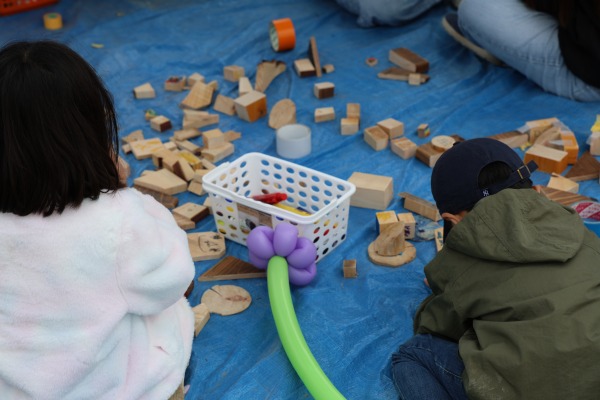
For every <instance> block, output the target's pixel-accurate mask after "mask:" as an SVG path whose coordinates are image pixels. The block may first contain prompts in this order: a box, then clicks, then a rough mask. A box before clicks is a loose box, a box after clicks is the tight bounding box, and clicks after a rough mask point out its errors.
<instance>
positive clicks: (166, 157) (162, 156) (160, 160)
mask: <svg viewBox="0 0 600 400" xmlns="http://www.w3.org/2000/svg"><path fill="white" fill-rule="evenodd" d="M177 161H178V157H177V156H176V155H175V153H173V152H172V151H169V150H167V149H166V148H162V149H160V150H158V151H155V152H154V153H152V164H154V166H155V167H156V169H161V168H167V167H169V166H172V165H173V164H175V163H176V162H177ZM171 172H173V171H172V170H171Z"/></svg>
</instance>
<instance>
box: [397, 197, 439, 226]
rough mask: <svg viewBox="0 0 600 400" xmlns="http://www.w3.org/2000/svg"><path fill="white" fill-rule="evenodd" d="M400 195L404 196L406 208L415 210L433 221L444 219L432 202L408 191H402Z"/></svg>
mask: <svg viewBox="0 0 600 400" xmlns="http://www.w3.org/2000/svg"><path fill="white" fill-rule="evenodd" d="M399 196H400V197H402V198H404V208H406V209H407V210H409V211H412V212H415V213H417V214H419V215H422V216H424V217H425V218H429V219H431V220H433V221H439V220H440V219H442V217H441V216H440V212H439V211H438V209H437V207H436V206H435V204H433V203H432V202H429V201H427V200H425V199H422V198H420V197H418V196H415V195H412V194H410V193H408V192H402V193H400V194H399Z"/></svg>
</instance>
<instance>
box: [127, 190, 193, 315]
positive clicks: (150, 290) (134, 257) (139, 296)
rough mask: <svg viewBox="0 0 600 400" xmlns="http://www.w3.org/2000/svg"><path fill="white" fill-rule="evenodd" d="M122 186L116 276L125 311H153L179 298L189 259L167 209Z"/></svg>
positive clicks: (186, 283)
mask: <svg viewBox="0 0 600 400" xmlns="http://www.w3.org/2000/svg"><path fill="white" fill-rule="evenodd" d="M128 191H129V192H131V193H127V194H130V195H131V196H127V197H128V198H127V199H126V201H124V203H125V204H124V207H125V208H126V209H125V210H124V214H125V216H124V224H123V227H122V232H121V238H120V246H119V252H118V255H117V263H118V266H117V280H118V283H119V287H120V289H121V293H122V295H123V297H124V299H125V301H126V302H127V305H128V308H129V312H131V313H134V314H140V315H149V314H155V313H157V312H160V311H162V310H164V309H166V308H167V307H169V306H171V305H172V304H174V303H175V302H177V301H178V300H179V299H181V297H182V296H183V294H184V293H185V291H186V289H187V288H188V286H189V285H190V282H191V281H192V280H193V279H194V275H195V270H194V262H193V261H192V257H191V255H190V250H189V246H188V242H187V235H186V234H185V232H184V231H183V230H181V228H179V226H177V224H176V223H175V220H174V218H173V216H172V215H171V213H170V212H169V211H168V210H167V209H166V208H165V207H163V206H162V205H161V204H160V203H158V202H157V201H156V200H154V199H153V198H152V197H150V196H147V195H143V194H141V193H139V192H137V191H135V190H133V189H129V190H128Z"/></svg>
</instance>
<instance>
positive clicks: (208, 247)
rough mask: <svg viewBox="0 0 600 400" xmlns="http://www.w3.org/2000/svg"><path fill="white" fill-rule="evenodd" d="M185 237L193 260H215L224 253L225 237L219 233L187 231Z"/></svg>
mask: <svg viewBox="0 0 600 400" xmlns="http://www.w3.org/2000/svg"><path fill="white" fill-rule="evenodd" d="M187 237H188V245H189V247H190V254H191V255H192V259H193V260H194V261H206V260H215V259H217V258H221V257H223V256H224V255H225V251H226V248H225V237H224V236H223V235H222V234H220V233H217V232H200V233H188V235H187Z"/></svg>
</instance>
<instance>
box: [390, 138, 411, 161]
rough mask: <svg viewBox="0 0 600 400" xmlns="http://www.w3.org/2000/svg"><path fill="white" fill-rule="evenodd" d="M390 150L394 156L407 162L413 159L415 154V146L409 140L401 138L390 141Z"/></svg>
mask: <svg viewBox="0 0 600 400" xmlns="http://www.w3.org/2000/svg"><path fill="white" fill-rule="evenodd" d="M391 149H392V151H393V152H394V154H397V155H398V156H400V157H402V158H403V159H405V160H407V159H409V158H411V157H414V156H415V154H416V152H417V145H416V144H415V143H414V142H413V141H412V140H410V139H408V138H405V137H401V138H397V139H394V140H392V141H391Z"/></svg>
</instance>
